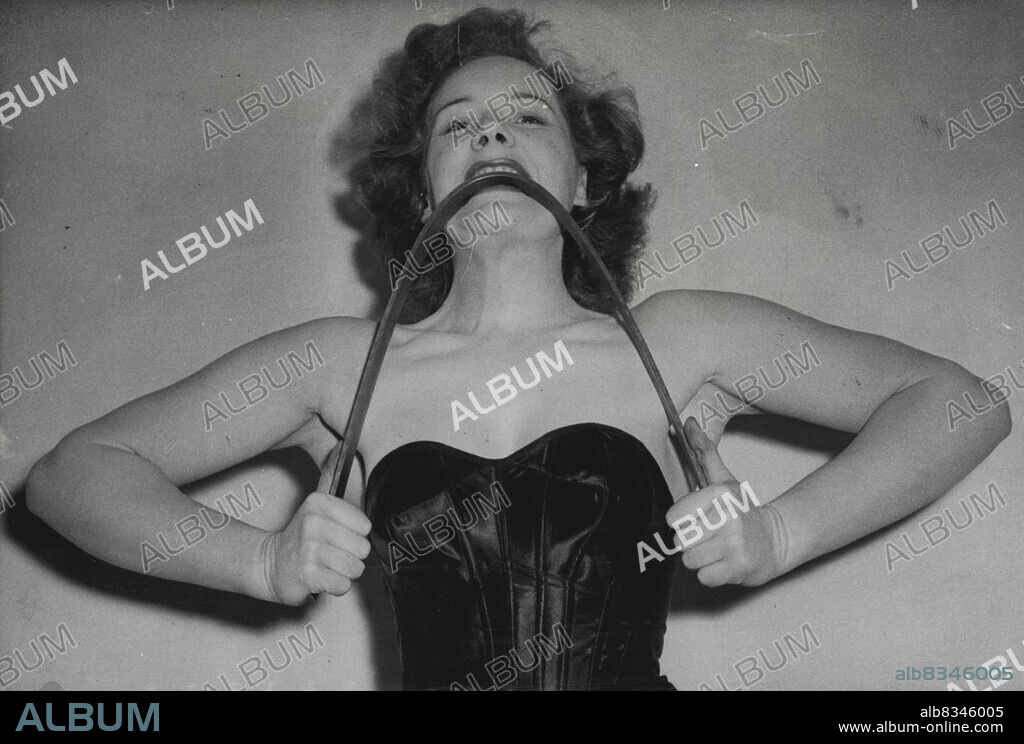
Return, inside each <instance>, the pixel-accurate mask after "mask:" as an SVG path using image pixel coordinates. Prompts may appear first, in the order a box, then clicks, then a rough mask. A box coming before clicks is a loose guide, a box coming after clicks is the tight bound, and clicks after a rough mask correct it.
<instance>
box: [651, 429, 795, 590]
mask: <svg viewBox="0 0 1024 744" xmlns="http://www.w3.org/2000/svg"><path fill="white" fill-rule="evenodd" d="M683 434H684V436H686V439H687V441H688V442H689V443H690V446H691V447H692V448H693V450H694V452H696V454H697V457H698V459H699V460H700V462H701V464H702V465H703V466H704V471H705V472H706V473H707V475H708V481H709V485H708V486H707V488H701V489H700V490H697V491H694V492H692V493H689V494H687V495H685V496H683V497H681V498H679V499H678V500H677V501H676V503H675V504H673V506H672V508H670V509H669V510H668V512H667V513H666V515H665V518H666V520H667V521H668V523H669V525H671V526H672V527H673V528H674V529H675V530H676V535H675V544H676V545H678V546H680V547H682V549H683V565H684V566H686V567H687V568H689V569H691V570H696V571H697V580H698V581H700V583H702V584H704V585H705V586H721V585H723V584H742V585H743V586H760V585H761V584H764V583H765V582H767V581H770V580H771V579H773V578H775V577H776V576H778V575H779V574H781V573H783V566H784V565H785V544H786V538H785V525H784V524H783V522H782V518H781V517H780V516H779V513H778V511H776V510H775V508H774V507H773V506H772V505H771V504H765V505H763V506H754V507H753V508H749V507H748V510H747V511H743V508H742V507H741V508H739V509H737V508H736V506H737V503H738V502H739V496H740V493H741V489H740V484H739V483H738V482H737V481H736V478H735V476H733V474H732V473H730V472H729V469H728V468H727V467H726V466H725V463H724V462H722V457H721V456H720V455H719V454H718V449H717V448H716V447H715V444H714V442H712V441H711V440H710V439H708V437H707V436H706V435H705V434H704V432H703V431H701V428H700V426H699V425H698V424H697V421H696V420H695V419H694V418H693V417H690V418H688V419H687V420H686V423H685V424H684V425H683ZM727 493H731V494H732V496H733V497H735V501H733V500H726V499H725V495H726V494H727ZM701 514H702V515H703V516H702V517H700V518H698V516H700V515H701ZM687 517H689V518H687ZM709 525H710V528H709Z"/></svg>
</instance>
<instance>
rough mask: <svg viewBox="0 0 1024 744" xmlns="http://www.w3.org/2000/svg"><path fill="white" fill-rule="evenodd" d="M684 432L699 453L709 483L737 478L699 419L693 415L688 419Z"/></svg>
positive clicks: (687, 439) (694, 449)
mask: <svg viewBox="0 0 1024 744" xmlns="http://www.w3.org/2000/svg"><path fill="white" fill-rule="evenodd" d="M683 434H684V435H685V436H686V441H687V442H688V443H689V444H690V446H691V447H692V448H693V451H694V452H696V453H697V459H698V460H699V461H700V464H701V465H702V466H703V467H704V472H705V473H707V475H708V482H709V483H721V482H723V481H735V480H736V476H734V475H733V474H732V473H731V472H729V468H727V467H726V466H725V462H723V461H722V456H721V455H720V454H718V448H717V447H716V446H715V443H714V442H712V441H711V439H710V438H709V437H708V435H707V434H705V433H704V432H703V431H702V430H701V428H700V425H699V424H698V423H697V419H695V418H694V417H693V416H690V417H689V418H688V419H686V422H685V423H684V424H683Z"/></svg>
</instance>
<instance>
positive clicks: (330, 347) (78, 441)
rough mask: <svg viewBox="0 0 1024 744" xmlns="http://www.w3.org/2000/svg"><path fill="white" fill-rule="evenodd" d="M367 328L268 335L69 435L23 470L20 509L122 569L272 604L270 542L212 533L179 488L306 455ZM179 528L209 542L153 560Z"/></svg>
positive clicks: (345, 391) (253, 532) (326, 325)
mask: <svg viewBox="0 0 1024 744" xmlns="http://www.w3.org/2000/svg"><path fill="white" fill-rule="evenodd" d="M370 325H372V324H368V323H367V321H361V320H356V319H342V318H333V319H322V320H315V321H310V322H308V323H303V324H301V325H298V326H295V327H293V328H288V329H285V330H282V331H278V332H275V333H271V334H269V335H267V336H264V337H262V338H259V339H256V340H254V341H252V342H250V343H247V344H245V345H243V346H240V347H238V348H237V349H235V350H233V351H231V352H229V353H227V354H225V355H224V356H222V357H220V358H219V359H217V360H215V361H214V362H212V363H210V364H209V365H208V366H206V367H205V368H203V369H202V370H200V371H198V372H196V373H195V374H193V375H191V376H189V377H187V378H185V379H184V380H182V381H180V382H178V383H175V384H174V385H171V386H169V387H166V388H164V389H162V390H158V391H156V392H153V393H150V394H148V395H145V396H142V397H141V398H138V399H136V400H134V401H131V402H130V403H127V404H125V405H123V406H121V407H120V408H118V409H116V410H114V411H112V412H111V413H109V414H107V415H106V416H103V417H102V418H100V419H97V420H96V421H93V422H91V423H89V424H86V425H85V426H82V427H80V428H78V429H76V430H74V431H72V432H71V433H70V434H68V435H67V436H66V437H65V438H64V439H63V440H62V441H61V442H60V443H59V444H58V446H57V447H55V448H54V449H53V450H52V451H51V452H50V453H48V454H47V455H46V456H44V457H43V458H42V459H41V460H39V462H38V463H36V465H35V466H34V467H33V468H32V470H31V472H30V473H29V477H28V482H27V487H26V503H27V505H28V507H29V509H30V510H31V511H32V512H33V513H35V514H36V515H38V516H39V517H40V518H42V519H43V520H44V521H46V522H47V523H48V524H50V525H51V526H52V527H53V528H54V529H56V530H57V531H58V532H60V533H61V534H63V535H64V536H66V537H67V538H68V539H70V540H71V541H72V542H74V543H75V544H76V545H78V546H79V547H81V548H82V549H84V550H86V551H87V552H89V553H91V554H93V555H95V556H97V557H99V558H102V559H104V560H106V561H108V562H110V563H113V564H115V565H118V566H121V567H123V568H127V569H130V570H133V571H140V572H142V571H145V572H147V573H151V574H153V575H154V576H159V577H162V578H167V579H173V580H177V581H186V582H190V583H194V584H200V585H203V586H207V587H211V588H216V589H223V590H227V591H233V592H239V593H243V594H247V595H249V596H252V597H257V598H260V599H274V598H275V597H273V592H272V591H271V590H270V589H269V587H268V585H267V580H266V577H265V576H264V568H263V567H264V561H263V557H264V556H261V551H262V550H263V549H264V548H265V547H266V545H267V540H266V538H267V537H268V533H266V532H265V531H263V530H261V529H258V528H256V527H252V526H250V525H247V524H245V523H244V522H241V521H239V520H237V519H234V518H231V519H230V521H229V523H228V524H226V525H225V526H223V527H220V525H221V524H222V523H223V521H224V517H223V516H222V515H220V514H218V513H217V512H216V511H212V510H209V509H207V508H206V507H203V506H201V505H200V504H198V503H197V502H196V501H194V500H192V499H190V498H189V497H187V496H186V495H185V494H183V493H182V492H181V491H180V490H179V489H178V488H177V486H178V485H182V484H184V483H189V482H192V481H195V480H197V479H199V478H202V477H205V476H207V475H210V474H212V473H215V472H218V471H220V470H223V469H225V468H227V467H230V466H232V465H235V464H237V463H240V462H243V461H245V460H247V459H249V458H251V457H253V456H255V455H257V454H259V453H261V452H264V451H266V450H268V449H272V448H274V447H275V446H286V445H288V444H296V443H297V444H305V445H307V448H308V447H309V446H310V441H309V440H310V438H311V437H310V432H311V431H313V430H314V429H315V428H316V426H317V422H318V418H317V416H318V413H319V411H321V410H322V409H323V401H324V399H325V396H327V395H332V396H341V397H342V398H344V397H346V396H348V397H351V395H352V394H353V393H354V387H355V380H357V379H358V370H359V365H360V364H361V361H362V356H363V353H364V351H365V346H366V344H367V343H368V340H369V334H370V330H371V329H370V327H369V326H370ZM279 360H280V361H279ZM264 369H265V370H266V372H264ZM267 372H269V375H270V376H271V378H272V379H273V380H274V382H275V383H277V384H278V385H280V388H279V389H273V388H271V387H270V386H269V383H268V381H267V377H266V373H267ZM288 373H290V374H288ZM288 377H290V381H288V382H287V384H286V383H285V380H286V379H288ZM247 378H248V380H249V381H248V382H245V381H246V379H247ZM348 381H351V384H348ZM239 383H242V384H241V387H240V385H239ZM257 383H258V384H259V385H261V386H262V387H263V390H260V389H259V388H258V387H257ZM243 390H245V391H248V393H247V397H246V396H245V395H243ZM221 393H223V394H224V396H225V397H226V399H227V400H224V399H223V398H222V397H221ZM229 406H230V407H231V408H229ZM232 409H233V411H234V412H235V413H232ZM318 464H319V463H318ZM203 512H205V515H204V514H203ZM183 521H184V522H185V524H197V523H198V524H200V525H203V526H204V527H205V529H206V532H207V533H208V539H202V540H199V541H197V542H195V543H194V544H193V545H191V546H190V547H188V549H187V550H183V551H182V552H180V553H178V554H175V555H174V556H173V557H172V558H170V559H169V560H161V559H154V557H153V549H156V550H157V551H161V552H163V549H162V548H161V547H160V542H159V539H158V535H159V534H162V535H165V536H169V535H172V534H173V535H177V534H178V532H177V531H176V525H179V524H182V523H183ZM209 525H217V526H218V529H217V531H216V532H215V533H214V532H213V530H212V529H210V527H209ZM196 534H198V533H196ZM146 544H148V545H149V546H150V549H146V548H145V545H146ZM147 558H148V560H147Z"/></svg>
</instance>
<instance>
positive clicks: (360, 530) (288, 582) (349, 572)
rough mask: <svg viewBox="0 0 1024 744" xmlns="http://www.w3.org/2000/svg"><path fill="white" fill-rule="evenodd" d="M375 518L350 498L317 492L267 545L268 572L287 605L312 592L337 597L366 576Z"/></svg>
mask: <svg viewBox="0 0 1024 744" xmlns="http://www.w3.org/2000/svg"><path fill="white" fill-rule="evenodd" d="M370 527H371V525H370V520H369V519H368V518H367V517H366V515H365V514H363V512H362V511H360V510H359V508H358V507H355V506H353V505H352V504H350V503H349V502H347V501H344V500H342V499H339V498H335V497H334V496H332V495H330V494H328V493H323V492H320V491H314V492H313V493H311V494H310V495H309V496H307V497H306V500H305V501H303V502H302V505H301V506H300V507H299V508H298V510H297V511H296V512H295V516H294V517H292V520H291V521H290V522H289V523H288V526H287V527H285V528H284V529H283V530H281V531H280V532H276V533H274V534H271V535H268V536H267V538H266V539H265V540H264V543H263V550H262V558H263V575H264V578H265V580H266V583H267V586H268V588H269V589H270V593H271V595H272V596H273V597H274V598H275V599H276V600H277V601H278V602H281V603H282V604H287V605H300V604H302V603H303V602H304V601H305V600H306V598H307V597H309V596H310V595H311V594H319V593H321V592H325V593H327V594H333V595H334V596H336V597H340V596H341V595H343V594H345V593H346V592H348V590H349V589H351V588H352V582H353V581H354V580H355V579H358V578H359V577H360V576H362V574H363V569H364V568H365V565H364V563H363V561H364V560H365V559H366V557H367V556H368V555H369V554H370V541H369V540H367V539H366V536H367V535H368V534H370Z"/></svg>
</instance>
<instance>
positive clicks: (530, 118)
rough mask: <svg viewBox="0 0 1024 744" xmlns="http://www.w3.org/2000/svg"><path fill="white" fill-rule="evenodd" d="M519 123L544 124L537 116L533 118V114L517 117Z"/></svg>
mask: <svg viewBox="0 0 1024 744" xmlns="http://www.w3.org/2000/svg"><path fill="white" fill-rule="evenodd" d="M519 121H521V122H523V123H525V124H543V123H544V120H543V119H542V118H540V117H539V116H534V115H533V114H523V115H522V116H520V117H519Z"/></svg>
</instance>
